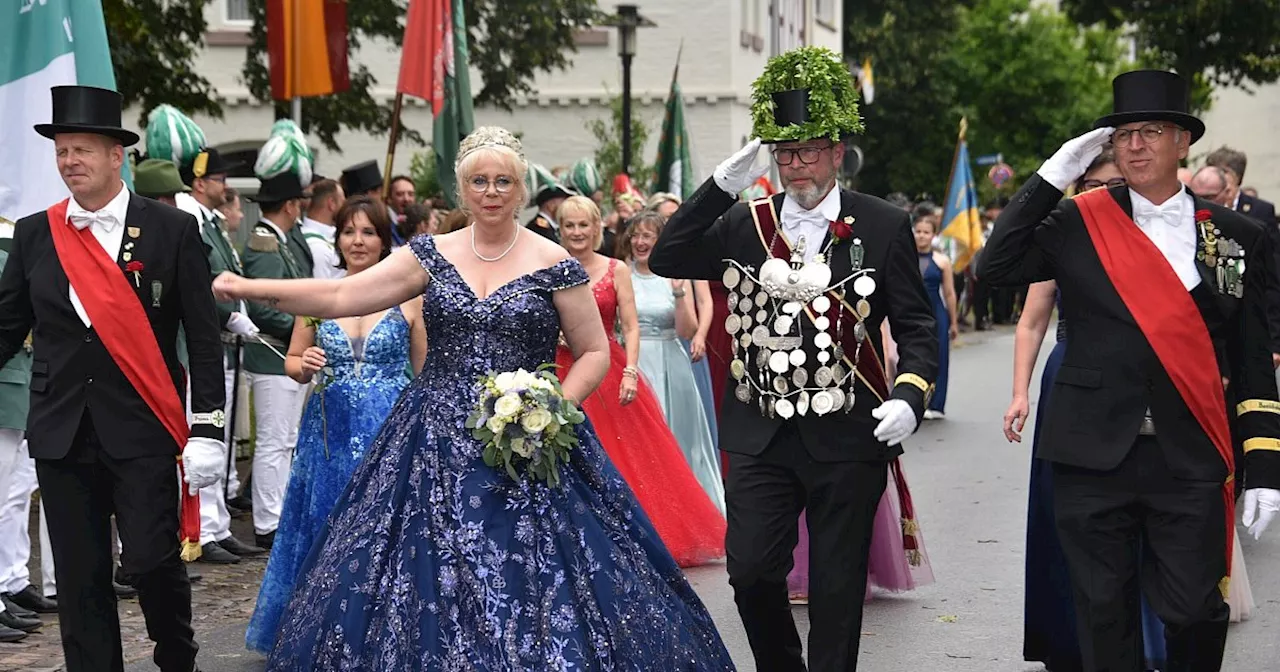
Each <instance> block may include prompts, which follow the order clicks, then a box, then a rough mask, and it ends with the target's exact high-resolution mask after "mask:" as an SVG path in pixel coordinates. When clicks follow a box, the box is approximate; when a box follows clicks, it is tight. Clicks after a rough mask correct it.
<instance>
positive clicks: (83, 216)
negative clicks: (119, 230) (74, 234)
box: [67, 210, 120, 233]
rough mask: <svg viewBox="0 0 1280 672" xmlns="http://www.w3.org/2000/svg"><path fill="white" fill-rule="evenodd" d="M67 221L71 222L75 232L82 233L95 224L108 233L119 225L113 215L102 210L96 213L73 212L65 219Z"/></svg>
mask: <svg viewBox="0 0 1280 672" xmlns="http://www.w3.org/2000/svg"><path fill="white" fill-rule="evenodd" d="M67 219H70V220H71V225H72V226H74V227H76V230H78V231H83V230H85V229H87V228H89V226H90V225H92V224H97V225H98V226H100V227H102V229H103V230H104V231H106V232H107V233H110V232H111V231H112V230H114V229H115V228H116V226H118V225H119V224H120V222H117V221H116V218H115V215H112V214H111V213H109V212H105V211H102V210H99V211H97V212H88V211H84V210H81V211H79V212H73V213H71V214H70V215H69V216H68V217H67Z"/></svg>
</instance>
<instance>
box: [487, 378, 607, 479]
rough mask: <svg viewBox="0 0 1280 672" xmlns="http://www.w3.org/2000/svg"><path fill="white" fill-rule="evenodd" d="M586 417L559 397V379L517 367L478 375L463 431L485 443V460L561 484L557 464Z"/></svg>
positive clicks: (566, 454)
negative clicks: (475, 394) (473, 401)
mask: <svg viewBox="0 0 1280 672" xmlns="http://www.w3.org/2000/svg"><path fill="white" fill-rule="evenodd" d="M586 419H587V416H586V415H584V414H583V413H582V411H581V410H579V409H578V407H577V406H576V405H574V403H573V402H571V401H569V400H567V399H565V398H564V392H563V391H562V390H561V389H560V380H559V379H558V378H556V375H555V373H553V372H552V371H550V370H549V367H547V366H544V367H541V368H539V369H538V370H537V371H535V372H534V373H530V372H528V371H525V370H524V369H518V370H516V371H506V372H503V373H499V374H496V375H495V374H493V373H490V374H489V375H487V376H485V377H483V378H481V379H480V398H479V400H478V401H477V403H476V407H475V410H474V411H472V412H471V415H470V416H469V417H468V418H467V429H470V430H471V433H472V435H473V436H475V437H476V439H477V440H479V441H480V442H481V443H483V444H484V463H485V464H487V465H489V466H491V467H500V468H503V469H505V470H506V472H507V474H508V475H509V476H511V478H512V480H519V479H520V477H521V474H522V473H523V474H525V475H531V476H532V477H533V478H536V479H539V480H543V481H546V482H547V483H549V484H550V485H553V486H555V485H559V483H560V468H559V467H560V465H561V464H564V463H565V462H568V460H569V451H570V450H572V449H573V448H574V447H575V446H577V445H578V435H577V433H575V431H574V426H575V425H578V424H581V423H582V422H583V421H584V420H586Z"/></svg>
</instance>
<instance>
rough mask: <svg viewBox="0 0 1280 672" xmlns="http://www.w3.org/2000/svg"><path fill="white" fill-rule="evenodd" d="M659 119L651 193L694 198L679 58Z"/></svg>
mask: <svg viewBox="0 0 1280 672" xmlns="http://www.w3.org/2000/svg"><path fill="white" fill-rule="evenodd" d="M666 107H667V109H666V114H664V115H663V117H662V139H661V140H659V141H658V159H657V161H656V162H655V165H654V169H655V171H656V173H657V174H656V175H655V176H654V179H653V191H655V192H658V191H669V192H671V193H673V194H675V195H676V196H679V197H680V198H681V199H685V198H688V197H689V196H691V195H693V190H694V189H695V186H696V185H694V183H693V159H692V157H690V155H689V129H688V128H687V127H686V126H685V123H684V96H682V95H681V94H680V57H679V56H678V55H677V56H676V69H675V72H673V73H671V93H669V94H667V106H666Z"/></svg>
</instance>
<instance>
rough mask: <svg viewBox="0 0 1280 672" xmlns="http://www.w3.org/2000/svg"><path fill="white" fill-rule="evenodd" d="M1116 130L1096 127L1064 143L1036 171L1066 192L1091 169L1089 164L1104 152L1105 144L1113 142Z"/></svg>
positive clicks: (1045, 179) (1046, 180) (1108, 127)
mask: <svg viewBox="0 0 1280 672" xmlns="http://www.w3.org/2000/svg"><path fill="white" fill-rule="evenodd" d="M1115 131H1116V129H1114V128H1111V127H1110V126H1107V127H1105V128H1095V129H1093V130H1092V131H1089V132H1088V133H1085V134H1084V135H1082V136H1080V137H1078V138H1072V139H1070V140H1068V141H1066V142H1064V143H1062V147H1060V148H1058V151H1057V152H1055V153H1054V155H1053V156H1051V157H1049V160H1048V161H1045V162H1044V164H1042V165H1041V166H1040V170H1037V171H1036V172H1037V173H1040V177H1041V178H1043V179H1044V181H1045V182H1048V183H1049V184H1052V185H1053V186H1054V187H1057V189H1058V191H1062V192H1065V191H1066V190H1067V187H1068V186H1070V185H1071V183H1073V182H1075V181H1076V180H1078V179H1080V177H1081V176H1083V175H1084V172H1085V171H1086V170H1088V169H1089V164H1090V163H1093V160H1094V159H1096V158H1098V155H1099V154H1101V153H1102V147H1103V145H1106V144H1107V143H1108V142H1111V134H1112V133H1115Z"/></svg>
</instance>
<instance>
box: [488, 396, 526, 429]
mask: <svg viewBox="0 0 1280 672" xmlns="http://www.w3.org/2000/svg"><path fill="white" fill-rule="evenodd" d="M522 405H523V402H521V401H520V395H517V394H512V393H510V392H508V393H507V394H504V395H502V396H501V397H498V401H497V402H495V403H494V404H493V413H494V415H495V416H496V417H499V418H502V420H503V421H504V422H505V421H508V420H510V419H511V418H513V417H515V414H516V413H519V412H520V407H521V406H522Z"/></svg>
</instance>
